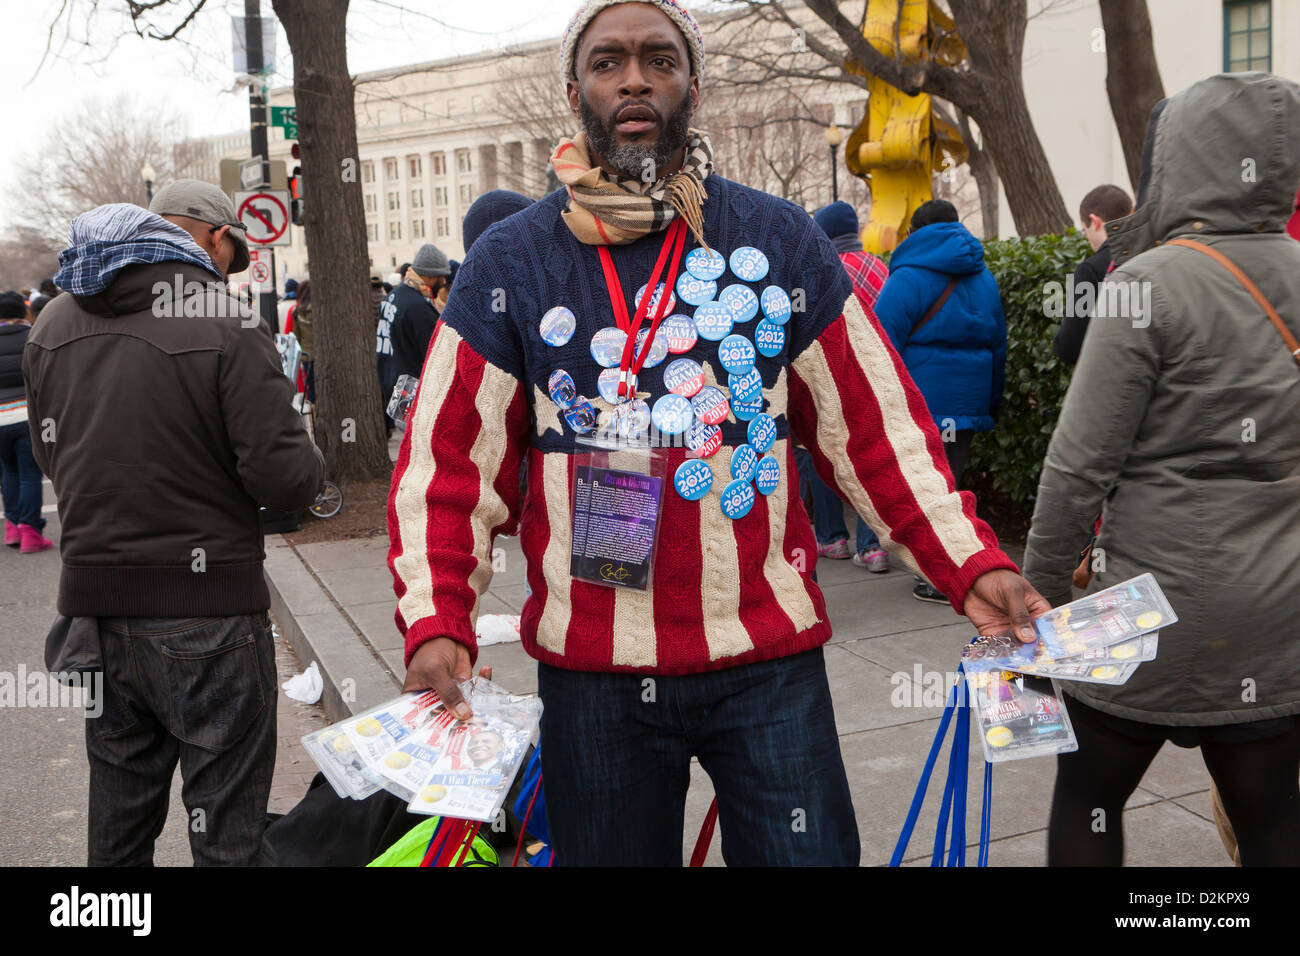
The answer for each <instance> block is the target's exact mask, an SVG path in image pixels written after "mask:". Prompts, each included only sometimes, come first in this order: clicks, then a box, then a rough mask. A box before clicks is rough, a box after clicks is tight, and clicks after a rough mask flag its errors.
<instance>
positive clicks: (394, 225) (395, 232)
mask: <svg viewBox="0 0 1300 956" xmlns="http://www.w3.org/2000/svg"><path fill="white" fill-rule="evenodd" d="M388 238H389V239H401V238H402V224H401V223H400V222H390V223H389V224H388Z"/></svg>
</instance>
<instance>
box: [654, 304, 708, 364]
mask: <svg viewBox="0 0 1300 956" xmlns="http://www.w3.org/2000/svg"><path fill="white" fill-rule="evenodd" d="M659 335H660V337H662V338H663V340H664V341H665V342H667V343H668V351H669V352H671V353H672V354H673V355H681V354H682V353H683V352H689V351H690V350H691V349H693V348H695V343H696V342H698V341H699V339H700V333H699V332H697V331H695V320H694V319H692V318H691V317H690V316H689V315H682V314H681V313H680V312H677V313H674V314H673V315H670V316H668V318H666V319H664V320H663V323H662V324H661V325H660V326H659Z"/></svg>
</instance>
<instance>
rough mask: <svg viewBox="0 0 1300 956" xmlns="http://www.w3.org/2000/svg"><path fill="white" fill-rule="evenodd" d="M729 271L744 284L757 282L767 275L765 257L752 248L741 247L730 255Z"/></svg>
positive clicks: (759, 251)
mask: <svg viewBox="0 0 1300 956" xmlns="http://www.w3.org/2000/svg"><path fill="white" fill-rule="evenodd" d="M729 264H730V266H731V271H732V272H734V273H735V274H736V275H738V276H740V278H742V279H744V280H745V281H746V282H757V281H758V280H759V279H761V278H763V276H765V275H767V268H768V265H767V256H765V255H763V253H762V251H761V250H759V249H755V248H754V247H753V246H741V247H740V248H739V249H737V250H735V251H734V252H732V253H731V259H730V262H729Z"/></svg>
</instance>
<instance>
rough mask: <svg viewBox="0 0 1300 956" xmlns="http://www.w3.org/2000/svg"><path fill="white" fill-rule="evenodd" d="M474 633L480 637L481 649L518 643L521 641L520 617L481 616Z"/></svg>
mask: <svg viewBox="0 0 1300 956" xmlns="http://www.w3.org/2000/svg"><path fill="white" fill-rule="evenodd" d="M474 633H475V634H476V635H477V636H478V646H479V647H484V646H486V645H488V644H509V643H510V642H511V641H517V640H519V615H518V614H480V615H479V618H478V626H477V627H476V628H475V629H474Z"/></svg>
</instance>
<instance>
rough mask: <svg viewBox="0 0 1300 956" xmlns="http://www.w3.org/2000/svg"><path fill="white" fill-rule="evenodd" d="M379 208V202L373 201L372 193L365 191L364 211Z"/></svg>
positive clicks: (373, 195) (372, 210)
mask: <svg viewBox="0 0 1300 956" xmlns="http://www.w3.org/2000/svg"><path fill="white" fill-rule="evenodd" d="M378 208H379V203H377V202H375V194H374V193H366V212H374V211H375V210H376V209H378Z"/></svg>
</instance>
